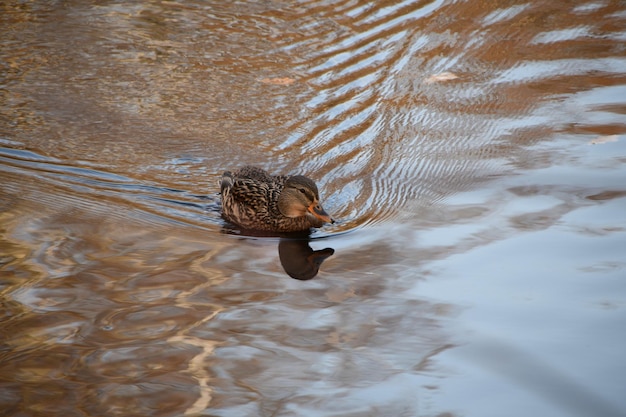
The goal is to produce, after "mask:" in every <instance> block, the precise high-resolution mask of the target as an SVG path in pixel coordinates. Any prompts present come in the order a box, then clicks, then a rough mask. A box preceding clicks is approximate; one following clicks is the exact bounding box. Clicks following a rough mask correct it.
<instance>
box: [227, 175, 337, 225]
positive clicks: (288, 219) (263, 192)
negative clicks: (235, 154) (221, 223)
mask: <svg viewBox="0 0 626 417" xmlns="http://www.w3.org/2000/svg"><path fill="white" fill-rule="evenodd" d="M220 189H221V192H220V193H221V197H222V216H223V217H224V218H225V219H226V220H228V221H229V222H231V223H234V224H236V225H238V226H240V227H242V228H244V229H251V230H262V231H270V232H297V231H303V230H308V229H310V228H312V227H321V226H322V225H323V224H324V223H326V222H333V220H332V218H330V216H328V214H327V213H326V212H325V211H324V209H323V208H322V207H321V205H320V204H319V194H318V191H317V186H316V185H315V183H314V182H313V181H312V180H311V179H309V178H307V177H304V176H301V175H276V176H273V175H270V174H268V173H267V172H266V171H264V170H262V169H260V168H256V167H251V166H245V167H243V168H241V169H240V170H239V171H236V172H232V173H231V172H230V171H227V172H224V174H223V175H222V179H221V183H220ZM281 201H282V202H281ZM281 208H282V210H281Z"/></svg>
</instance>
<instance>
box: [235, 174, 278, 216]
mask: <svg viewBox="0 0 626 417" xmlns="http://www.w3.org/2000/svg"><path fill="white" fill-rule="evenodd" d="M230 195H231V197H232V198H233V199H234V200H235V201H236V202H237V204H239V205H242V206H245V207H247V208H250V209H252V210H254V211H255V212H264V211H267V208H268V201H269V199H270V198H271V192H270V189H269V186H268V184H267V183H265V182H260V181H257V180H254V179H250V178H241V177H237V178H234V179H233V185H232V187H230Z"/></svg>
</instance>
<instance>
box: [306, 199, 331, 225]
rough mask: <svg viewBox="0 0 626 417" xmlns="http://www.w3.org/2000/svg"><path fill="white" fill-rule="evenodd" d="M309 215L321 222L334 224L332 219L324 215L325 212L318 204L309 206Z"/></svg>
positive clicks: (326, 214)
mask: <svg viewBox="0 0 626 417" xmlns="http://www.w3.org/2000/svg"><path fill="white" fill-rule="evenodd" d="M309 213H311V214H312V215H314V216H315V217H317V218H318V219H320V220H321V221H323V222H325V223H335V221H334V220H333V218H332V217H330V215H329V214H328V213H326V211H325V210H324V209H323V208H322V206H321V205H320V204H319V203H318V204H315V203H313V204H311V205H310V206H309Z"/></svg>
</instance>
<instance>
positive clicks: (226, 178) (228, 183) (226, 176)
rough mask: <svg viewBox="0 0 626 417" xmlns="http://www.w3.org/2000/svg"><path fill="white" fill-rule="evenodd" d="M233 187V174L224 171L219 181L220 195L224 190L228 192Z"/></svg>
mask: <svg viewBox="0 0 626 417" xmlns="http://www.w3.org/2000/svg"><path fill="white" fill-rule="evenodd" d="M232 186H233V174H232V173H231V172H230V171H226V172H224V173H223V174H222V179H221V180H220V193H221V194H224V190H230V188H231V187H232Z"/></svg>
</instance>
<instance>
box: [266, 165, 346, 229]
mask: <svg viewBox="0 0 626 417" xmlns="http://www.w3.org/2000/svg"><path fill="white" fill-rule="evenodd" d="M319 199H320V197H319V193H318V191H317V185H315V183H314V182H313V180H311V179H310V178H307V177H305V176H302V175H294V176H291V177H289V178H288V179H287V181H286V182H285V188H283V190H282V192H281V193H280V196H279V197H278V209H279V210H280V212H281V213H282V214H283V215H284V216H286V217H302V216H307V218H308V219H309V220H310V221H311V223H312V224H314V225H319V226H321V225H322V224H324V223H334V222H335V221H334V220H333V218H332V217H330V215H329V214H328V213H326V211H325V210H324V209H323V208H322V205H321V204H320V202H319ZM319 226H318V227H319Z"/></svg>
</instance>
